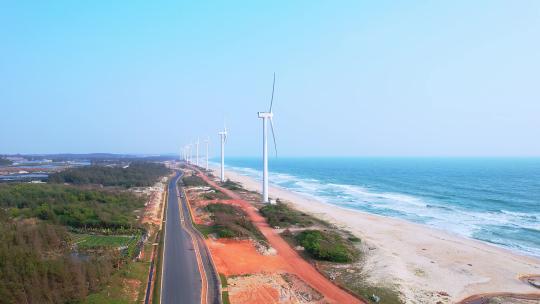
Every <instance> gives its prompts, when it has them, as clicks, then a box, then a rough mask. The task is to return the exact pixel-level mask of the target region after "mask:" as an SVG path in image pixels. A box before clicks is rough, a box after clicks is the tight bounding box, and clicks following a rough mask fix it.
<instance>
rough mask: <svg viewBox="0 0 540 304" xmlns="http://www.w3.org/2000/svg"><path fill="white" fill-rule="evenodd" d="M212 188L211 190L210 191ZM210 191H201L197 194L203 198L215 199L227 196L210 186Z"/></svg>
mask: <svg viewBox="0 0 540 304" xmlns="http://www.w3.org/2000/svg"><path fill="white" fill-rule="evenodd" d="M212 190H213V191H212ZM212 190H211V191H208V192H203V193H201V194H200V195H199V197H200V198H202V199H204V200H209V201H210V200H217V199H227V198H229V197H228V196H227V195H225V194H224V193H222V192H220V191H217V190H216V189H213V188H212Z"/></svg>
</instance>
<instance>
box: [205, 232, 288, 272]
mask: <svg viewBox="0 0 540 304" xmlns="http://www.w3.org/2000/svg"><path fill="white" fill-rule="evenodd" d="M206 245H207V246H208V248H209V249H210V252H211V253H212V257H213V258H214V263H215V264H216V267H217V268H218V269H219V272H221V273H223V274H225V275H226V276H230V275H242V274H251V273H258V272H270V273H276V272H292V270H291V269H290V267H289V264H288V263H287V262H286V261H284V260H283V258H282V257H281V256H279V255H270V256H265V255H262V254H260V253H259V252H258V251H257V249H255V246H253V243H252V242H251V241H249V240H243V241H235V240H225V239H219V240H211V239H207V240H206Z"/></svg>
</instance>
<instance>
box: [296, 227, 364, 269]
mask: <svg viewBox="0 0 540 304" xmlns="http://www.w3.org/2000/svg"><path fill="white" fill-rule="evenodd" d="M294 239H295V240H296V242H297V243H298V245H300V246H302V247H304V248H305V250H306V251H307V252H308V253H309V254H310V255H311V256H312V257H313V258H315V259H317V260H323V261H330V262H338V263H350V262H354V261H355V260H356V259H358V257H359V256H360V252H359V251H358V249H356V248H355V247H354V245H352V244H351V243H350V241H348V240H346V239H344V238H343V237H341V236H340V235H339V234H337V233H335V232H326V231H320V230H304V231H302V232H300V233H298V234H297V235H296V236H295V238H294Z"/></svg>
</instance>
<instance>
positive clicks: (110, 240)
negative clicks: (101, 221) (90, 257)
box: [72, 234, 141, 257]
mask: <svg viewBox="0 0 540 304" xmlns="http://www.w3.org/2000/svg"><path fill="white" fill-rule="evenodd" d="M72 237H73V242H74V244H76V245H77V248H78V249H79V250H101V249H117V250H121V251H122V252H123V253H124V254H125V255H126V256H128V257H134V256H135V253H136V252H137V243H138V242H139V240H140V239H141V235H140V234H135V235H99V234H72Z"/></svg>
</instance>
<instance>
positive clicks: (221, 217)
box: [199, 204, 265, 241]
mask: <svg viewBox="0 0 540 304" xmlns="http://www.w3.org/2000/svg"><path fill="white" fill-rule="evenodd" d="M204 209H205V211H207V212H209V213H210V214H211V216H210V218H211V219H212V225H211V226H207V228H206V229H205V228H203V229H202V230H203V231H202V233H203V234H205V235H208V234H210V233H214V234H216V235H217V236H218V237H220V238H253V239H256V240H260V241H265V238H264V236H263V235H262V233H261V232H260V231H259V229H257V227H255V225H253V223H252V222H251V221H250V220H249V218H248V217H247V215H246V214H245V213H244V212H243V211H242V210H241V209H240V208H238V207H235V206H231V205H226V204H209V205H207V206H206V207H205V208H204ZM200 226H201V225H199V227H200Z"/></svg>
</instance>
